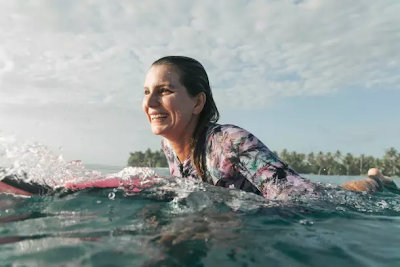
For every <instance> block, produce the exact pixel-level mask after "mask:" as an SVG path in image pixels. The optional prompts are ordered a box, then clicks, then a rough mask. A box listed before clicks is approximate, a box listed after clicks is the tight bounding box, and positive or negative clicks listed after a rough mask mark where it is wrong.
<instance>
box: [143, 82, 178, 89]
mask: <svg viewBox="0 0 400 267" xmlns="http://www.w3.org/2000/svg"><path fill="white" fill-rule="evenodd" d="M164 86H166V87H170V88H175V86H174V85H173V84H172V83H158V84H156V85H155V86H154V88H160V87H164ZM144 89H145V90H150V89H149V87H147V86H145V87H144Z"/></svg>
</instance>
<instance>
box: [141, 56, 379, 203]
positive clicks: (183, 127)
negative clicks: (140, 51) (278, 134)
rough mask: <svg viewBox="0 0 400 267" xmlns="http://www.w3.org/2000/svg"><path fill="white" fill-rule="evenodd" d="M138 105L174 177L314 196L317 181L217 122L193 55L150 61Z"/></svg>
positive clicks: (374, 185)
mask: <svg viewBox="0 0 400 267" xmlns="http://www.w3.org/2000/svg"><path fill="white" fill-rule="evenodd" d="M143 110H144V112H145V113H146V115H147V118H148V120H149V122H150V125H151V129H152V132H153V133H154V134H156V135H160V136H162V137H164V138H163V140H162V148H163V151H164V153H165V155H166V157H167V159H168V163H169V169H170V174H171V175H173V176H178V177H190V178H194V179H201V180H203V181H204V182H207V183H210V184H213V185H216V186H222V187H228V188H236V189H241V190H244V191H247V192H252V193H255V194H258V195H262V196H264V197H265V198H268V199H285V198H289V197H293V196H304V195H307V196H312V195H316V194H317V195H318V191H319V190H318V189H319V186H318V185H316V184H314V183H312V182H310V181H309V180H307V179H304V178H302V177H300V175H298V174H297V173H296V172H295V171H294V170H293V169H292V168H291V167H289V166H288V165H287V164H286V163H285V162H283V161H282V160H281V159H279V158H278V157H277V156H276V155H275V154H274V153H272V152H271V151H270V150H269V149H268V148H267V147H266V146H265V145H264V144H263V143H262V142H261V141H260V140H258V139H257V138H256V137H255V136H254V135H252V134H251V133H249V132H247V131H246V130H244V129H242V128H240V127H237V126H234V125H219V124H217V121H218V119H219V112H218V109H217V106H216V104H215V102H214V99H213V95H212V92H211V87H210V83H209V80H208V76H207V73H206V71H205V69H204V67H203V66H202V65H201V64H200V63H199V62H198V61H196V60H194V59H192V58H189V57H183V56H168V57H163V58H161V59H159V60H157V61H155V62H154V63H153V64H152V66H151V68H150V70H149V71H148V74H147V76H146V80H145V84H144V98H143ZM376 177H377V176H376ZM376 177H375V178H376ZM382 184H383V183H382V182H380V180H379V179H377V180H376V179H373V178H367V179H365V180H361V181H355V182H347V183H346V184H345V186H344V188H347V189H350V190H358V191H364V190H372V191H376V190H380V189H382Z"/></svg>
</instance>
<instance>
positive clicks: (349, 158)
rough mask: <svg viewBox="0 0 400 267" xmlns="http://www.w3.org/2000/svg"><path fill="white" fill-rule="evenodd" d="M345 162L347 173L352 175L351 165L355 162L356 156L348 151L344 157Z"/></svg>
mask: <svg viewBox="0 0 400 267" xmlns="http://www.w3.org/2000/svg"><path fill="white" fill-rule="evenodd" d="M343 164H344V166H345V167H346V175H350V167H351V166H352V165H353V164H354V157H353V155H352V154H351V153H347V154H346V156H345V157H344V158H343Z"/></svg>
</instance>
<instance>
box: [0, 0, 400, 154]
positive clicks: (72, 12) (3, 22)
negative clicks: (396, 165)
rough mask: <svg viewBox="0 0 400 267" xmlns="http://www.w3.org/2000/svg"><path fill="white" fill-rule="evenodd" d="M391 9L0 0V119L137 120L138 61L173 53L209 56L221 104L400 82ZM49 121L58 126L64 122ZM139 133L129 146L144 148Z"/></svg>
mask: <svg viewBox="0 0 400 267" xmlns="http://www.w3.org/2000/svg"><path fill="white" fill-rule="evenodd" d="M398 14H400V3H399V2H397V1H391V0H380V1H373V0H364V1H347V0H335V1H331V0H303V1H302V0H283V1H273V0H269V1H265V0H253V1H250V0H237V1H231V0H225V1H222V0H221V1H212V0H201V1H200V0H197V1H186V0H170V1H158V0H146V1H132V0H114V1H95V0H71V1H64V0H57V1H56V0H35V1H9V0H0V106H3V109H2V114H0V122H3V123H6V124H3V125H7V127H6V128H7V129H12V127H14V128H15V129H19V131H21V132H22V131H24V129H25V130H26V129H28V128H29V127H27V125H28V124H27V123H28V121H29V120H28V119H27V118H31V120H33V121H35V120H39V121H40V120H45V118H48V117H49V116H50V117H51V116H53V115H52V114H63V115H60V116H66V114H70V115H69V116H78V115H77V114H79V112H88V111H87V110H92V113H91V118H100V117H99V116H103V117H104V121H107V120H109V121H113V119H112V118H111V117H110V116H112V115H115V116H117V117H118V116H120V117H121V118H124V122H123V123H122V122H119V123H117V124H118V125H122V124H124V123H128V122H129V121H131V123H132V125H135V126H137V127H139V128H141V129H142V128H143V129H144V128H145V127H147V125H146V124H145V123H146V122H145V121H144V120H142V119H140V118H141V117H139V116H141V115H142V114H141V113H140V112H141V111H140V109H141V97H142V84H143V80H144V76H145V72H146V71H147V69H148V68H149V66H150V64H151V63H152V62H153V61H154V60H156V59H157V58H159V57H161V56H164V55H170V54H180V55H188V56H192V57H194V58H196V59H198V60H200V62H202V63H203V64H204V65H205V66H206V69H207V71H208V73H209V75H210V80H211V83H212V86H213V88H214V94H215V96H216V101H217V104H218V105H219V108H220V110H223V109H224V108H228V106H235V105H237V104H240V105H239V108H242V109H246V108H249V109H254V108H257V107H258V108H263V107H265V106H268V105H269V104H270V103H274V102H276V100H277V99H279V98H284V97H294V96H300V95H301V96H307V95H324V94H329V93H334V92H336V91H343V90H352V89H353V88H365V89H369V90H381V89H393V90H398V89H400V65H399V64H400V52H399V51H400V50H399V49H398V44H399V43H400V34H399V33H400V16H399V15H398ZM87 105H88V106H87ZM28 107H30V108H28ZM85 110H86V111H85ZM95 110H98V114H97V113H96V111H95ZM121 110H129V112H122V111H121ZM106 111H107V112H109V115H106ZM118 112H122V113H123V114H124V115H121V114H122V113H121V114H120V113H118ZM89 113H90V112H89ZM129 113H131V114H129ZM10 114H11V116H10ZM71 114H75V115H71ZM139 114H140V115H139ZM129 116H132V117H129ZM134 116H137V119H132V118H136V117H134ZM12 118H13V119H12ZM106 118H107V119H106ZM132 120H133V121H132ZM51 121H52V123H54V126H50V124H49V127H50V128H52V129H54V131H56V127H58V126H60V127H61V126H63V124H62V123H60V122H57V119H55V118H53V119H52V120H51ZM29 123H30V122H29ZM3 125H1V127H4V126H3ZM11 125H12V127H11ZM66 125H69V127H78V126H77V124H75V122H73V121H72V122H71V124H66ZM94 125H97V126H96V127H98V128H97V129H98V130H100V128H101V127H100V126H101V123H100V121H99V122H98V123H97V124H91V125H90V127H89V128H90V129H89V128H87V129H84V127H83V128H80V129H81V130H82V131H78V132H79V133H81V134H82V135H85V136H86V137H87V136H90V135H92V134H93V135H95V133H93V132H92V131H91V129H92V128H91V127H95V126H94ZM115 125H116V124H115ZM63 127H64V128H63V129H64V131H68V130H67V128H66V126H65V125H64V126H63ZM96 127H95V128H96ZM99 127H100V128H99ZM115 127H116V126H115ZM115 127H114V128H113V130H109V131H110V132H107V133H104V134H109V135H115V134H116V133H117V132H118V131H117V130H115ZM36 128H37V127H36ZM34 129H35V127H34ZM41 129H44V128H41ZM146 129H148V128H146ZM130 130H132V131H133V130H134V128H130ZM100 131H101V130H100ZM39 132H40V131H39V130H38V131H36V134H37V136H40V133H39ZM69 133H70V134H71V135H74V133H73V132H69ZM136 134H137V135H139V133H136ZM75 135H76V134H75ZM118 136H120V135H118ZM144 136H145V135H143V136H142V137H140V138H144ZM75 137H76V138H75V139H71V140H70V141H69V142H70V144H69V145H68V146H69V147H71V149H72V147H74V148H76V147H77V145H74V144H78V143H79V142H78V141H76V140H79V137H78V136H75ZM46 138H50V139H51V138H53V139H51V140H53V141H49V142H51V143H54V144H56V143H57V144H58V143H59V142H60V141H59V140H60V139H56V137H54V136H53V137H51V136H50V134H48V135H46ZM96 138H102V137H96ZM123 138H127V136H120V139H121V140H122V139H123ZM140 138H139V137H137V138H136V139H135V142H136V143H135V144H134V146H133V147H137V148H138V149H141V147H140V146H141V144H140V142H138V141H137V140H141V139H140ZM50 139H49V140H50ZM117 139H118V138H117ZM73 140H75V141H73ZM152 140H153V139H152ZM154 140H156V139H154ZM103 141H104V140H103ZM103 141H102V140H100V139H99V140H97V141H93V142H94V143H93V144H96V146H99V145H101V144H102V142H103ZM151 142H153V143H154V144H155V142H156V141H151ZM132 145H133V144H132ZM118 146H119V147H120V149H121V150H120V151H127V149H125V148H121V147H122V146H123V143H122V141H121V143H120V144H119V145H118ZM109 148H110V149H113V148H112V147H111V145H110V146H109ZM83 150H84V149H83ZM71 151H72V150H71ZM71 153H72V152H71ZM82 153H85V152H84V151H82ZM93 153H94V152H93ZM124 153H125V152H124ZM88 155H89V154H88ZM71 157H72V156H71ZM88 157H89V156H88ZM104 158H106V157H104Z"/></svg>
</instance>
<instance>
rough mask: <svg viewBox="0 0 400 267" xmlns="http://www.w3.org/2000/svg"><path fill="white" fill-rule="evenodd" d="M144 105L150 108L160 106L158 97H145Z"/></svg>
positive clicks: (149, 95)
mask: <svg viewBox="0 0 400 267" xmlns="http://www.w3.org/2000/svg"><path fill="white" fill-rule="evenodd" d="M144 104H145V105H146V106H148V107H154V106H157V105H159V99H158V96H157V95H156V94H154V93H150V94H148V95H147V96H145V99H144Z"/></svg>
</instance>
